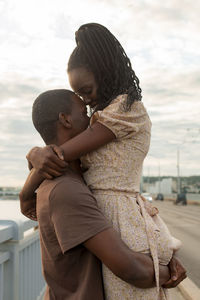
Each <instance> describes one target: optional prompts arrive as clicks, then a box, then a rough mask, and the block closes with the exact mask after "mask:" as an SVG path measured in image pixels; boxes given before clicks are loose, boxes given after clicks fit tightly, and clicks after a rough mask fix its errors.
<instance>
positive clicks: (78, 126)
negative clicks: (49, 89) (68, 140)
mask: <svg viewBox="0 0 200 300" xmlns="http://www.w3.org/2000/svg"><path fill="white" fill-rule="evenodd" d="M72 99H73V105H72V111H71V114H70V118H71V124H72V137H73V136H75V135H77V134H79V133H81V132H82V131H84V130H85V129H87V127H88V125H89V120H90V118H89V117H88V115H87V108H86V105H85V103H84V102H83V101H82V100H81V99H80V98H79V97H78V96H76V95H74V96H72Z"/></svg>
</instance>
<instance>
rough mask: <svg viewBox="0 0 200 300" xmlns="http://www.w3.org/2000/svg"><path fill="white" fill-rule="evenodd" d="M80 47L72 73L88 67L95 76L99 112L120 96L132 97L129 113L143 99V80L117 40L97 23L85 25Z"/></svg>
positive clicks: (80, 33)
mask: <svg viewBox="0 0 200 300" xmlns="http://www.w3.org/2000/svg"><path fill="white" fill-rule="evenodd" d="M75 36H76V44H77V47H76V48H75V49H74V51H73V52H72V54H71V56H70V59H69V62H68V71H70V70H72V69H75V68H78V67H85V68H87V69H88V70H89V71H91V72H92V73H93V74H94V77H95V80H96V82H97V85H98V90H97V95H98V104H97V107H96V110H102V109H104V108H105V107H106V106H107V105H109V103H110V102H111V101H112V100H113V99H114V98H115V97H117V96H118V95H120V94H128V96H127V101H126V106H125V109H126V110H129V109H130V107H131V105H132V103H133V102H134V101H140V100H141V99H142V95H141V92H142V90H141V88H140V86H139V79H138V78H137V76H136V75H135V72H134V71H133V69H132V66H131V62H130V59H129V58H128V56H127V55H126V53H125V51H124V49H123V47H122V46H121V44H120V43H119V41H118V40H117V39H116V38H115V36H114V35H113V34H112V33H111V32H110V31H109V30H108V29H107V28H106V27H104V26H102V25H100V24H96V23H89V24H85V25H82V26H81V27H80V28H79V30H78V31H77V32H76V35H75Z"/></svg>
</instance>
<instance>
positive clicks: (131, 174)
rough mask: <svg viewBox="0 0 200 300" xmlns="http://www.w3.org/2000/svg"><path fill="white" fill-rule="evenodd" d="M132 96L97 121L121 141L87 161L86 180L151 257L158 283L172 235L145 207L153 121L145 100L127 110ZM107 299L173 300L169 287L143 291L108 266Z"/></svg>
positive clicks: (133, 244)
mask: <svg viewBox="0 0 200 300" xmlns="http://www.w3.org/2000/svg"><path fill="white" fill-rule="evenodd" d="M126 97H127V96H126V95H120V96H118V97H117V98H116V99H114V100H113V101H112V102H111V104H110V105H109V106H108V107H106V108H105V109H104V110H103V111H99V112H96V113H95V114H94V115H93V116H92V118H91V124H92V123H93V122H96V121H98V122H100V123H102V124H103V125H105V126H106V127H108V128H109V129H110V130H111V131H112V132H113V133H114V134H115V136H116V139H115V140H114V141H113V142H111V143H109V144H107V145H105V146H103V147H101V148H99V149H98V150H96V151H94V152H92V153H89V154H87V155H86V156H84V157H83V158H82V164H83V166H84V167H86V168H89V169H88V171H87V172H85V173H84V178H85V180H86V182H87V184H88V186H89V188H90V189H91V190H92V192H93V193H94V195H95V197H96V199H97V202H98V205H99V207H100V209H101V210H102V211H103V213H104V215H105V216H106V217H107V218H108V219H109V220H110V221H111V222H112V224H113V227H114V228H115V229H116V230H117V231H118V232H119V233H120V235H121V238H122V239H123V240H124V241H125V242H126V244H127V245H128V246H129V247H130V248H131V249H133V250H134V251H138V252H142V253H151V255H152V257H153V261H154V268H155V274H156V280H157V284H158V281H159V276H158V261H159V262H160V263H161V264H164V265H166V264H168V262H169V261H170V259H171V257H172V252H173V250H172V246H171V240H170V235H169V234H168V233H167V231H166V230H165V226H162V225H163V223H162V220H160V219H157V222H154V220H153V218H159V217H157V216H156V215H155V216H154V217H153V218H152V217H151V215H154V211H152V212H151V208H150V210H147V209H145V202H144V201H143V200H142V199H141V198H140V196H139V194H138V192H139V191H140V179H141V172H142V164H143V160H144V158H145V156H146V154H147V152H148V149H149V144H150V135H151V121H150V119H149V116H148V114H147V112H146V109H145V108H144V106H143V103H142V102H141V101H137V102H134V103H133V105H132V107H131V110H130V111H125V110H124V105H123V104H124V103H125V100H126ZM103 279H104V287H105V295H106V300H157V299H159V300H161V299H162V300H163V299H169V296H168V293H167V290H165V289H163V288H158V286H157V287H155V288H150V289H140V288H136V287H134V286H132V285H130V284H128V283H126V282H124V281H122V280H121V279H119V278H118V277H116V276H115V275H114V274H113V273H112V272H111V271H110V270H109V269H108V268H107V267H106V266H104V265H103Z"/></svg>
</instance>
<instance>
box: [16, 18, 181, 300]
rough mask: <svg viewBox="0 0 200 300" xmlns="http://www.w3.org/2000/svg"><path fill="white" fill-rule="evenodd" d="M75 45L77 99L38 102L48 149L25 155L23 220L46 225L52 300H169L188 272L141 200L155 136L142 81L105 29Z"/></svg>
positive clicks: (84, 34)
mask: <svg viewBox="0 0 200 300" xmlns="http://www.w3.org/2000/svg"><path fill="white" fill-rule="evenodd" d="M76 44H77V46H76V48H75V49H74V51H73V52H72V54H71V56H70V58H69V62H68V76H69V82H70V85H71V87H72V89H73V91H74V92H72V91H69V90H63V89H60V90H51V91H47V92H44V93H42V94H41V95H39V96H38V97H37V99H36V100H35V102H34V104H33V110H32V119H33V123H34V126H35V128H36V130H37V131H38V132H39V133H40V135H41V137H42V138H43V140H44V142H45V143H46V145H47V146H46V147H43V148H39V147H35V148H33V149H32V150H31V151H30V152H29V154H28V155H27V159H28V161H29V166H30V169H31V171H30V174H29V176H28V178H27V180H26V182H25V185H24V187H23V189H22V191H21V193H20V201H21V211H22V213H23V214H25V215H26V216H27V217H29V218H32V219H35V220H38V222H39V228H40V241H41V253H42V265H43V274H44V277H45V280H46V282H47V290H46V294H45V299H46V300H47V299H48V300H53V299H57V300H61V299H62V300H68V299H69V300H94V299H96V300H103V299H107V300H122V299H123V300H124V299H130V300H140V299H141V300H169V299H170V297H169V294H168V288H172V287H175V286H177V284H178V283H179V282H181V281H182V280H183V279H184V278H185V277H186V271H185V269H184V267H183V266H182V264H181V263H180V262H179V260H178V259H177V258H176V257H175V252H176V251H177V250H178V249H179V247H180V241H178V240H177V239H175V238H174V237H172V236H171V234H170V233H169V231H168V228H167V227H166V225H165V224H164V222H163V221H162V219H161V218H160V217H159V214H158V210H157V209H156V208H155V207H153V206H151V205H150V203H148V202H147V201H146V200H145V199H144V198H142V197H141V196H140V194H139V188H140V178H141V172H142V165H143V160H144V158H145V156H146V154H147V153H148V149H149V144H150V136H151V121H150V119H149V116H148V113H147V111H146V109H145V107H144V105H143V103H142V101H141V99H142V96H141V88H140V85H139V80H138V78H137V76H136V75H135V73H134V71H133V69H132V66H131V62H130V60H129V58H128V57H127V55H126V53H125V51H124V49H123V48H122V46H121V44H120V43H119V41H118V40H117V39H116V38H115V36H114V35H113V34H112V33H111V32H110V31H109V30H108V29H107V28H105V27H104V26H102V25H100V24H96V23H90V24H85V25H82V26H81V27H80V28H79V30H78V31H77V32H76ZM87 105H88V106H89V107H90V109H91V117H90V118H89V117H88V113H87V108H86V106H87ZM36 190H37V193H35V191H36Z"/></svg>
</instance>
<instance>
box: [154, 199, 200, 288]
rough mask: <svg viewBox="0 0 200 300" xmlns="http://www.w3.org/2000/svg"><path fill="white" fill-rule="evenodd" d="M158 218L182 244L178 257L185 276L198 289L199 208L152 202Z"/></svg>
mask: <svg viewBox="0 0 200 300" xmlns="http://www.w3.org/2000/svg"><path fill="white" fill-rule="evenodd" d="M153 205H155V206H156V207H157V208H158V209H159V212H160V216H161V217H162V218H163V220H164V221H165V223H166V224H167V225H168V228H169V230H170V232H171V233H172V235H173V236H175V237H176V238H178V239H180V240H181V241H182V243H183V245H182V247H181V249H180V250H179V251H178V257H179V258H180V259H181V261H182V262H183V264H184V266H185V268H186V270H187V276H188V277H189V278H190V279H191V280H192V281H193V282H194V283H195V284H196V285H197V286H198V287H199V288H200V206H195V205H187V206H182V205H181V206H180V205H174V204H173V202H170V201H154V202H153Z"/></svg>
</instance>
